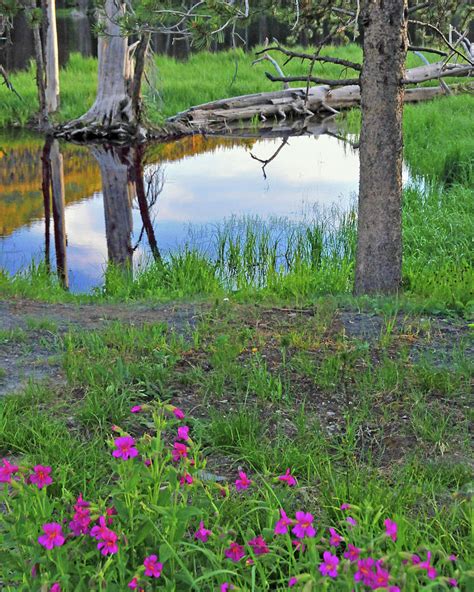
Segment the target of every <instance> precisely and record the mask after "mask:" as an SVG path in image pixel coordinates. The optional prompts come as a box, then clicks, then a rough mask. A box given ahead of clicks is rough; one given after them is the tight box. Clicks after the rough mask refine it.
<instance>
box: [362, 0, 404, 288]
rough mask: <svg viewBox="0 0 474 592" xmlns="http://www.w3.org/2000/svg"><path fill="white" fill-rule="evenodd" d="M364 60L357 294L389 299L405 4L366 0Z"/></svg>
mask: <svg viewBox="0 0 474 592" xmlns="http://www.w3.org/2000/svg"><path fill="white" fill-rule="evenodd" d="M362 23H363V27H364V61H363V66H362V74H361V109H362V127H361V135H360V181H359V213H358V244H357V257H356V275H355V287H354V291H355V293H356V294H377V293H379V294H390V293H394V292H397V291H398V290H399V288H400V283H401V264H402V148H403V135H402V114H403V95H404V91H403V78H404V74H405V71H404V65H405V59H406V53H407V45H408V43H407V1H406V0H391V1H390V2H387V1H386V0H364V3H363V7H362Z"/></svg>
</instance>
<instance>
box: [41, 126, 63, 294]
mask: <svg viewBox="0 0 474 592" xmlns="http://www.w3.org/2000/svg"><path fill="white" fill-rule="evenodd" d="M42 173H43V179H42V190H43V202H44V218H45V237H44V238H45V241H44V242H45V263H46V268H47V269H48V270H49V268H50V224H51V203H52V210H53V225H54V247H55V251H56V269H57V273H58V277H59V279H60V281H61V284H62V285H63V287H64V288H66V289H68V288H69V275H68V269H67V251H66V247H67V237H66V223H65V216H64V211H65V192H64V172H63V157H62V154H61V153H60V151H59V142H58V141H57V140H53V139H52V138H47V139H46V143H45V145H44V148H43V154H42Z"/></svg>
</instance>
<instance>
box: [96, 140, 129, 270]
mask: <svg viewBox="0 0 474 592" xmlns="http://www.w3.org/2000/svg"><path fill="white" fill-rule="evenodd" d="M92 153H93V155H94V157H95V158H96V160H97V162H98V163H99V167H100V174H101V177H102V193H103V199H104V217H105V234H106V238H107V253H108V259H109V262H110V263H113V264H114V265H116V266H117V267H118V268H119V269H120V270H121V271H122V272H123V273H126V274H129V273H130V274H131V273H132V255H133V249H132V242H131V239H132V231H133V224H132V199H133V184H132V182H131V180H130V175H129V170H130V166H131V162H130V160H129V149H128V148H113V147H102V146H95V147H94V148H93V149H92Z"/></svg>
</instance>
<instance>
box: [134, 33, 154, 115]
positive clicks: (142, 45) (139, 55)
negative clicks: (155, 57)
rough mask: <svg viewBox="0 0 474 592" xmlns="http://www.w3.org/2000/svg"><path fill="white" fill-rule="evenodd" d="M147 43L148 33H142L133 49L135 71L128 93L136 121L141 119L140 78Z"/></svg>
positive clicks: (148, 39) (148, 42)
mask: <svg viewBox="0 0 474 592" xmlns="http://www.w3.org/2000/svg"><path fill="white" fill-rule="evenodd" d="M149 45H150V33H143V35H142V36H141V38H140V41H139V42H138V45H137V48H136V50H135V71H134V73H133V80H132V88H131V93H130V94H131V97H132V112H133V114H134V116H135V118H136V121H137V123H139V122H140V121H141V116H142V107H143V105H142V94H141V93H142V80H143V75H144V73H145V60H146V54H147V51H148V47H149Z"/></svg>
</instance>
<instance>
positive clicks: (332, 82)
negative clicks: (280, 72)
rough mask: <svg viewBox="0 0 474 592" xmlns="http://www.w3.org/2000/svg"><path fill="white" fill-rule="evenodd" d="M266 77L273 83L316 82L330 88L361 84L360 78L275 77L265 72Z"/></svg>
mask: <svg viewBox="0 0 474 592" xmlns="http://www.w3.org/2000/svg"><path fill="white" fill-rule="evenodd" d="M265 76H266V77H267V78H268V80H271V81H272V82H307V81H308V80H309V81H310V82H314V83H315V84H327V85H328V86H346V85H351V84H359V79H358V78H340V79H332V78H317V77H316V76H273V74H270V72H265Z"/></svg>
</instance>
